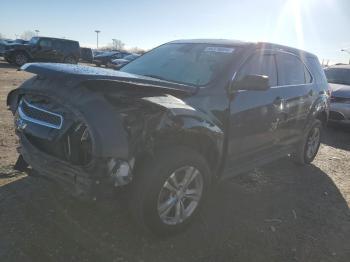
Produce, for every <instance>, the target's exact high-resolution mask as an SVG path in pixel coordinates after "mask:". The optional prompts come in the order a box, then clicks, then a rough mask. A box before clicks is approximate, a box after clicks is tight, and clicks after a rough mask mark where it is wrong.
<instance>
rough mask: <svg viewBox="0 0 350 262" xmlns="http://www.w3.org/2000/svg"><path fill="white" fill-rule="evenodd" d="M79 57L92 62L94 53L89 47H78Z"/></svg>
mask: <svg viewBox="0 0 350 262" xmlns="http://www.w3.org/2000/svg"><path fill="white" fill-rule="evenodd" d="M80 59H81V60H82V61H84V62H87V63H92V61H93V60H94V54H93V52H92V49H91V48H88V47H80Z"/></svg>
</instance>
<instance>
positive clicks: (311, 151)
mask: <svg viewBox="0 0 350 262" xmlns="http://www.w3.org/2000/svg"><path fill="white" fill-rule="evenodd" d="M320 140H321V130H320V128H319V127H315V128H313V129H312V130H311V132H310V134H309V137H308V139H307V144H306V156H307V157H308V158H313V157H314V155H315V154H316V153H317V150H318V147H319V145H320Z"/></svg>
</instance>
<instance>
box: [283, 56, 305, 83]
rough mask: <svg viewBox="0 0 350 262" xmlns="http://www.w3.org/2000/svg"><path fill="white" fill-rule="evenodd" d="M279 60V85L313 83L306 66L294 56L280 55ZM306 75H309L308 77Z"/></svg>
mask: <svg viewBox="0 0 350 262" xmlns="http://www.w3.org/2000/svg"><path fill="white" fill-rule="evenodd" d="M276 58H277V68H278V85H280V86H284V85H301V84H306V83H310V82H311V75H310V73H309V72H308V70H307V69H306V67H305V65H304V64H303V63H302V62H301V61H300V60H299V59H298V58H297V57H296V56H294V55H291V54H285V53H279V54H277V56H276ZM306 73H307V74H308V75H306Z"/></svg>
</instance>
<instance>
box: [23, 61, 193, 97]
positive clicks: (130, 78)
mask: <svg viewBox="0 0 350 262" xmlns="http://www.w3.org/2000/svg"><path fill="white" fill-rule="evenodd" d="M21 70H23V71H26V72H30V73H33V74H36V75H40V76H42V77H47V78H56V79H57V78H61V79H67V78H72V79H73V78H74V79H78V80H81V82H88V81H98V80H101V81H109V82H110V83H116V85H115V87H116V88H118V83H124V84H130V85H134V86H137V87H145V88H147V87H150V88H157V89H169V90H178V91H183V92H185V93H189V94H193V93H195V92H196V91H197V88H196V87H194V86H188V85H183V84H177V83H173V82H168V81H163V80H158V79H156V78H152V77H146V76H141V75H135V74H129V73H125V72H120V71H115V70H110V69H104V68H98V67H91V66H82V65H71V64H60V63H27V64H25V65H23V66H22V67H21Z"/></svg>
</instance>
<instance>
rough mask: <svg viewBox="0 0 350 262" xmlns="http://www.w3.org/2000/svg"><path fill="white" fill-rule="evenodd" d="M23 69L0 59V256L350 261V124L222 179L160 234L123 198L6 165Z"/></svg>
mask: <svg viewBox="0 0 350 262" xmlns="http://www.w3.org/2000/svg"><path fill="white" fill-rule="evenodd" d="M29 76H30V75H29V74H26V73H23V72H18V71H16V69H15V68H13V67H11V66H9V65H8V64H6V63H5V62H3V61H1V60H0V261H2V262H5V261H27V262H29V261H35V262H38V261H45V262H48V261H65V262H66V261H111V262H112V261H152V262H153V261H244V262H249V261H269V262H271V261H284V262H285V261H307V262H309V261H344V262H348V261H350V211H349V205H350V130H349V129H344V128H339V127H334V128H329V129H327V130H326V135H325V137H324V143H323V145H322V147H321V150H320V152H319V154H318V156H317V159H316V160H315V161H314V163H313V165H310V166H306V167H298V166H295V165H294V164H293V163H291V162H290V161H288V160H287V159H286V160H282V161H280V162H279V163H276V164H273V165H270V166H267V167H265V168H262V169H259V170H256V171H255V172H252V173H250V174H247V175H242V176H240V177H237V178H235V179H234V180H232V181H229V182H227V183H222V184H219V185H218V186H217V187H216V188H215V190H214V192H213V196H212V197H211V198H210V201H209V202H208V203H207V204H206V206H205V207H204V210H203V212H202V214H201V216H200V218H199V220H198V221H197V223H196V224H194V225H193V226H192V227H191V228H189V230H188V231H186V232H185V233H183V234H180V235H177V236H175V237H172V238H168V239H165V240H159V239H154V238H151V237H148V236H144V235H141V234H139V233H138V231H137V230H136V229H135V228H134V227H133V224H132V223H130V218H129V216H128V213H127V212H126V209H125V206H124V205H123V203H120V202H116V201H112V200H111V201H110V202H109V203H107V202H104V203H100V204H97V203H86V202H82V201H77V200H75V199H73V198H71V197H70V196H68V195H66V194H64V193H62V192H61V190H60V189H59V188H58V187H57V186H56V185H55V184H54V183H53V182H51V181H49V180H46V179H44V178H41V177H38V176H34V177H28V176H27V175H26V174H23V173H17V172H14V171H13V170H12V165H13V164H14V162H15V160H16V157H17V154H16V137H15V136H14V131H13V127H12V126H13V124H12V115H11V114H10V112H9V111H7V110H6V106H5V100H6V95H7V93H8V92H9V91H10V90H11V89H13V88H15V87H17V86H18V85H19V84H20V83H21V82H23V81H24V80H25V79H27V78H28V77H29ZM113 202H115V203H113ZM111 207H112V208H111Z"/></svg>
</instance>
